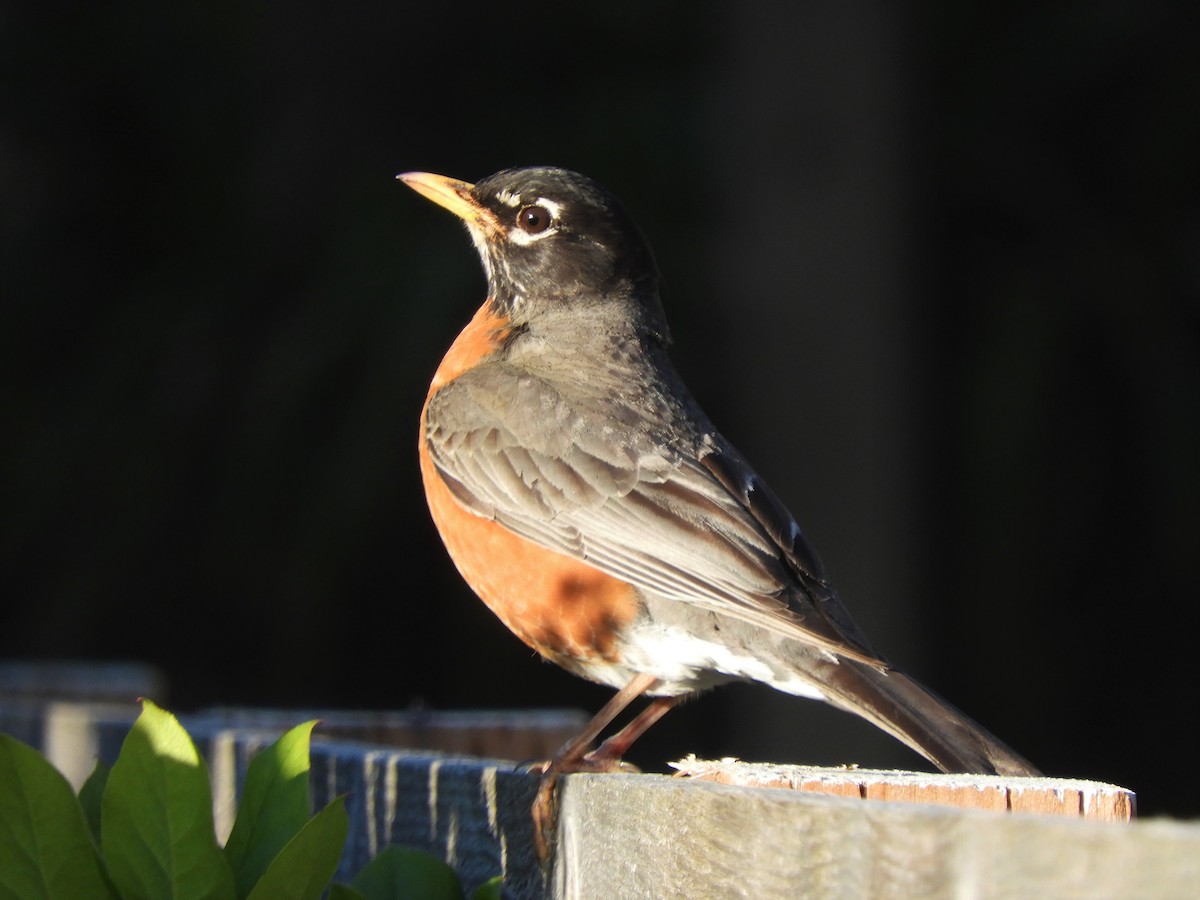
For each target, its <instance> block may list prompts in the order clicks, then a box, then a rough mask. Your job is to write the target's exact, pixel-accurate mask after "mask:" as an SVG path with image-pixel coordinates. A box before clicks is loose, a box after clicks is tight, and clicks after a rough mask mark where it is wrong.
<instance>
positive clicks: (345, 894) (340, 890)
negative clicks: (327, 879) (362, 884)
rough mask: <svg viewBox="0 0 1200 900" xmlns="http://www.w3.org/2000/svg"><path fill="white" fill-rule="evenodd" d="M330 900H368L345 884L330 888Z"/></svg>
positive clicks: (332, 885)
mask: <svg viewBox="0 0 1200 900" xmlns="http://www.w3.org/2000/svg"><path fill="white" fill-rule="evenodd" d="M329 900H367V898H366V896H365V895H364V894H360V893H359V892H358V891H356V890H355V889H354V888H352V887H347V886H346V885H344V884H331V885H330V886H329Z"/></svg>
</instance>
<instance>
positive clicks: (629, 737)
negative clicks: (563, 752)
mask: <svg viewBox="0 0 1200 900" xmlns="http://www.w3.org/2000/svg"><path fill="white" fill-rule="evenodd" d="M687 696H689V695H688V694H678V695H676V696H674V697H656V698H654V700H653V701H652V702H651V703H650V705H649V706H647V707H646V708H645V709H643V710H642V711H641V712H640V713H638V716H637V718H635V719H634V720H633V721H631V722H630V723H629V724H628V725H626V726H625V727H624V728H622V729H621V730H620V731H618V732H617V733H616V734H614V735H613V736H612V737H610V738H608V739H607V740H605V742H604V743H603V744H601V745H600V746H599V747H597V748H596V749H595V750H593V751H592V752H591V753H588V754H587V755H586V756H584V758H583V761H584V762H585V763H587V764H588V771H596V772H606V771H611V770H612V769H613V768H615V767H616V766H617V765H618V764H619V763H620V762H621V759H622V758H623V757H624V756H625V754H626V753H628V752H629V748H630V747H632V746H633V742H634V741H636V740H637V739H638V738H640V737H641V736H642V735H643V734H645V733H646V731H647V730H648V729H649V728H650V726H651V725H653V724H654V723H655V722H657V721H658V720H659V719H661V718H662V717H663V716H665V715H666V714H667V713H668V712H669V711H670V710H672V709H674V708H675V707H676V706H678V705H679V704H680V703H681V702H682V701H683V699H684V698H685V697H687Z"/></svg>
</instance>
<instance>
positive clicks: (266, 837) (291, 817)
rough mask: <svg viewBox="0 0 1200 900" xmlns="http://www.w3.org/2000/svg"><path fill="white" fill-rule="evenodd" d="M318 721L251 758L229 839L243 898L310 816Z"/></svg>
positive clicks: (229, 855) (229, 853) (228, 853)
mask: <svg viewBox="0 0 1200 900" xmlns="http://www.w3.org/2000/svg"><path fill="white" fill-rule="evenodd" d="M316 724H317V723H316V722H315V721H313V722H305V723H304V724H303V725H297V726H296V727H295V728H293V729H292V730H291V731H289V732H287V733H286V734H284V735H283V736H282V737H280V738H279V740H277V741H276V742H275V743H274V744H272V745H271V746H270V747H268V748H267V749H265V750H263V751H262V752H261V753H259V754H258V755H257V756H255V757H254V759H252V760H251V761H250V767H249V769H247V771H246V783H245V785H244V786H243V788H242V800H241V803H240V804H239V806H238V813H237V820H236V821H235V822H234V823H233V830H232V831H231V832H230V833H229V840H228V841H226V842H225V858H226V859H227V860H229V865H230V866H231V867H232V868H233V873H234V878H235V880H236V883H237V894H238V896H239V897H245V896H246V895H247V894H249V893H250V890H251V888H253V887H254V885H255V884H256V883H257V882H258V880H259V879H260V878H261V877H262V875H263V873H264V872H265V871H267V866H269V865H270V863H271V860H273V859H275V857H276V856H277V855H278V853H279V851H280V850H282V849H283V847H284V845H285V844H287V842H288V841H290V840H291V839H292V838H293V837H295V836H296V834H297V833H298V832H299V831H300V829H301V828H303V827H304V824H305V822H307V821H308V744H309V736H310V735H311V734H312V730H313V726H314V725H316Z"/></svg>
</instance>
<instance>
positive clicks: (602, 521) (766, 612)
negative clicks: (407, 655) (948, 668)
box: [425, 367, 873, 659]
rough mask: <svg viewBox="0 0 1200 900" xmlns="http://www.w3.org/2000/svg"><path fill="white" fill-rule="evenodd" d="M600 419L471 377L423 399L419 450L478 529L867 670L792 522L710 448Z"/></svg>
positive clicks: (633, 417)
mask: <svg viewBox="0 0 1200 900" xmlns="http://www.w3.org/2000/svg"><path fill="white" fill-rule="evenodd" d="M601 410H602V407H601V406H600V405H592V404H589V403H586V402H583V403H581V402H579V400H578V398H573V399H571V400H569V399H568V398H566V397H564V396H563V394H562V393H561V392H560V391H559V390H558V389H556V388H555V387H554V386H553V385H551V384H549V383H547V382H545V381H542V380H540V379H538V378H536V377H533V376H531V375H528V374H518V373H515V372H511V371H508V372H504V371H501V372H497V371H496V370H495V369H494V368H492V367H482V368H478V369H476V370H473V371H472V372H469V373H467V374H465V375H463V376H462V377H460V378H459V379H458V380H456V381H455V382H453V383H451V384H449V385H447V386H446V387H445V388H443V389H442V390H441V391H439V392H438V393H437V394H436V395H435V396H434V397H433V399H432V400H431V401H430V405H429V410H428V413H427V419H426V435H425V437H426V440H427V441H428V448H429V452H430V455H431V457H432V459H433V462H434V464H435V465H436V466H437V469H438V471H439V473H440V474H441V476H442V477H443V479H444V480H445V481H446V483H447V485H448V486H449V488H450V490H451V491H452V492H453V493H454V495H455V496H456V498H457V499H458V500H459V501H460V502H461V503H463V505H464V506H466V507H467V508H468V509H470V510H472V511H473V512H474V513H476V514H477V515H480V516H483V517H485V518H489V519H492V520H494V521H496V522H498V523H499V524H501V525H503V526H504V527H505V528H508V529H510V530H511V531H513V532H515V533H517V534H519V535H521V536H523V537H525V538H528V539H530V540H533V541H536V542H537V543H539V544H541V545H543V546H545V547H548V548H550V549H553V550H556V551H558V552H560V553H564V554H567V555H569V556H572V557H575V558H578V559H583V560H586V561H587V562H588V563H590V564H591V565H594V566H595V567H596V568H598V569H600V570H602V571H605V572H607V573H609V574H611V575H614V576H616V577H618V578H621V579H622V580H624V581H626V582H628V583H630V584H633V585H634V586H635V587H637V588H639V589H641V590H644V591H650V592H653V593H654V594H656V595H658V596H660V597H664V598H668V599H677V600H680V601H686V602H691V603H696V604H698V605H701V606H708V607H710V608H713V609H718V610H720V611H721V612H723V613H724V614H726V615H733V616H736V617H738V618H742V619H745V620H748V621H751V622H755V623H757V624H760V625H762V626H763V627H765V628H769V629H771V630H776V631H785V632H786V633H787V634H789V635H791V636H792V637H796V638H802V639H807V640H808V641H809V642H810V643H812V644H814V645H816V646H820V647H822V648H824V649H828V650H832V651H835V652H838V653H843V654H847V655H851V656H854V657H857V658H863V659H873V654H872V653H871V651H870V649H869V647H868V646H867V644H866V641H865V639H864V638H862V636H861V632H859V631H858V629H857V628H856V627H855V626H854V625H853V622H852V621H851V620H850V619H849V616H848V615H845V613H844V610H843V609H842V608H841V606H840V604H839V603H838V601H837V599H836V597H835V595H834V594H833V592H832V591H831V590H829V589H828V587H827V586H826V585H825V584H824V582H823V581H822V580H821V576H820V571H819V564H817V563H816V561H815V556H814V555H813V554H812V553H811V551H810V550H809V549H808V547H807V544H805V543H804V540H803V538H802V537H801V535H800V532H799V529H798V528H797V527H796V525H795V523H794V521H792V519H791V516H790V515H788V514H787V511H786V509H784V508H783V506H782V504H780V503H779V502H778V501H777V500H775V499H774V496H773V495H771V494H770V493H769V491H767V490H766V488H765V486H764V485H761V482H759V481H758V480H757V476H755V475H754V473H753V472H752V470H750V469H749V467H748V466H746V465H745V463H744V462H743V461H742V460H741V458H740V457H739V456H737V454H736V452H735V451H733V450H732V448H729V447H727V446H724V445H723V442H722V441H721V439H720V438H719V436H716V435H712V434H709V435H707V436H705V435H704V434H702V433H701V429H699V428H696V429H695V430H694V433H692V432H690V431H689V429H688V428H686V427H684V428H681V427H679V424H680V423H679V422H676V423H674V424H675V427H674V428H673V429H670V431H671V435H672V437H671V440H673V441H674V443H673V444H672V443H669V442H668V439H667V435H665V434H664V433H663V431H664V429H663V426H662V423H661V420H660V419H658V418H657V417H655V418H652V419H651V418H641V419H639V413H638V412H637V405H636V404H631V405H628V408H625V407H624V406H623V407H622V409H621V411H620V412H618V413H614V412H612V411H610V410H607V409H605V410H604V411H603V412H602V411H601ZM614 415H619V416H621V417H622V418H621V419H614V418H613V416H614ZM681 432H682V434H681ZM681 440H682V441H683V442H684V444H685V445H684V446H680V445H679V443H680V441H681Z"/></svg>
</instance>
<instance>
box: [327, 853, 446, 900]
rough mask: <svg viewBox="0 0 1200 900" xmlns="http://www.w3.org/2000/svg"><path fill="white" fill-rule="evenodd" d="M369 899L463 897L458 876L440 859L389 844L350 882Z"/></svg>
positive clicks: (421, 899) (417, 899) (395, 899)
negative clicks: (389, 845)
mask: <svg viewBox="0 0 1200 900" xmlns="http://www.w3.org/2000/svg"><path fill="white" fill-rule="evenodd" d="M350 885H351V887H353V888H354V889H355V890H357V891H360V892H361V893H363V894H365V895H366V897H367V898H368V900H400V898H405V900H462V895H463V890H462V884H461V883H460V882H459V880H458V875H457V874H456V873H455V871H454V870H453V869H452V868H450V867H449V866H448V865H446V863H444V862H442V860H440V859H438V858H437V857H436V856H431V855H430V854H428V853H422V852H421V851H419V850H410V849H408V848H407V847H388V848H387V849H386V850H384V851H383V852H382V853H380V854H379V855H378V856H376V857H375V858H374V859H373V860H371V861H370V862H369V863H367V864H366V865H365V866H363V867H362V870H361V871H360V872H359V873H358V874H357V875H356V876H354V880H353V881H351V882H350Z"/></svg>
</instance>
